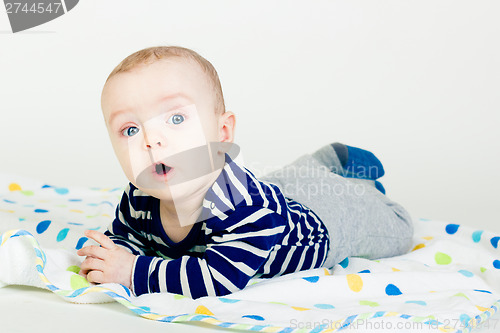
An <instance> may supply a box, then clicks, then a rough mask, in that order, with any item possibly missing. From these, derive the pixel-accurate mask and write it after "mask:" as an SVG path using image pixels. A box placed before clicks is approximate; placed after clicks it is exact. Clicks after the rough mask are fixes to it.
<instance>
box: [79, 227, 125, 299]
mask: <svg viewBox="0 0 500 333" xmlns="http://www.w3.org/2000/svg"><path fill="white" fill-rule="evenodd" d="M85 236H87V237H88V238H92V239H93V240H95V241H96V242H97V243H99V244H101V246H102V247H99V246H96V245H90V246H85V247H84V248H82V249H80V250H78V251H77V252H76V253H77V254H78V255H79V256H87V258H85V260H84V261H83V262H82V265H81V267H80V273H79V274H80V275H82V276H83V277H85V278H86V279H87V280H88V281H89V282H93V283H120V284H123V285H124V286H125V287H127V288H129V289H130V286H131V284H132V267H133V265H134V260H135V255H133V254H132V253H130V252H128V251H127V250H125V249H123V248H121V247H119V246H117V245H116V244H115V243H113V241H112V240H111V239H110V238H109V237H108V236H106V235H105V234H103V233H101V232H98V231H94V230H86V231H85Z"/></svg>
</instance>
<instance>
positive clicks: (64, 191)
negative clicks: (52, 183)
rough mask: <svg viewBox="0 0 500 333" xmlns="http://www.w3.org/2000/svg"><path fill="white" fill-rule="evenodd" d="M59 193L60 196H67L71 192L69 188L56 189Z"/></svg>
mask: <svg viewBox="0 0 500 333" xmlns="http://www.w3.org/2000/svg"><path fill="white" fill-rule="evenodd" d="M55 190H56V192H57V193H59V194H66V193H68V192H69V190H68V189H67V188H64V187H58V188H56V189H55Z"/></svg>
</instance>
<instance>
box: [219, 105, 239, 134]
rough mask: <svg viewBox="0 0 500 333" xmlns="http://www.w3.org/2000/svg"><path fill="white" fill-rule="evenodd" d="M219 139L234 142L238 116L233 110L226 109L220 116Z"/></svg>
mask: <svg viewBox="0 0 500 333" xmlns="http://www.w3.org/2000/svg"><path fill="white" fill-rule="evenodd" d="M219 124H220V127H219V141H220V142H233V140H234V128H235V126H236V116H235V115H234V113H232V112H231V111H226V112H224V113H223V114H222V115H221V116H220V122H219Z"/></svg>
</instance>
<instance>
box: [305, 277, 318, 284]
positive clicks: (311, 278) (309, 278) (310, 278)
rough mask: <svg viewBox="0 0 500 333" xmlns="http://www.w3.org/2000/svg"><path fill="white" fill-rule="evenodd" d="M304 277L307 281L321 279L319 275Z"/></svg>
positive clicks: (314, 281)
mask: <svg viewBox="0 0 500 333" xmlns="http://www.w3.org/2000/svg"><path fill="white" fill-rule="evenodd" d="M302 279H304V280H306V281H307V282H311V283H316V282H318V281H319V276H307V277H303V278H302Z"/></svg>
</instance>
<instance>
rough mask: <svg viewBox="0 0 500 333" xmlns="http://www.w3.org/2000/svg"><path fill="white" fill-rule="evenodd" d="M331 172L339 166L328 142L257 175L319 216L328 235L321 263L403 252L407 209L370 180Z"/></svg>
mask: <svg viewBox="0 0 500 333" xmlns="http://www.w3.org/2000/svg"><path fill="white" fill-rule="evenodd" d="M331 170H342V167H341V165H340V161H339V160H338V158H337V155H336V153H335V150H334V149H333V148H332V147H331V146H330V145H328V146H325V147H323V148H321V149H319V150H318V151H316V152H315V153H313V154H308V155H304V156H302V157H300V158H299V159H297V160H296V161H294V162H293V163H291V164H289V165H287V166H285V167H284V168H282V169H279V170H276V171H274V172H271V173H270V174H268V175H266V176H264V177H259V178H260V179H261V180H264V181H268V182H270V183H274V184H276V185H277V186H278V187H279V188H280V189H281V190H282V191H283V194H284V195H285V196H286V197H288V198H291V199H293V200H296V201H297V202H299V203H301V204H303V205H305V206H307V207H308V208H310V209H312V210H313V211H314V212H315V213H316V214H317V215H318V216H319V217H320V218H321V220H322V221H323V223H324V224H325V226H326V228H327V230H328V234H329V237H330V249H329V251H328V255H327V258H326V261H325V262H324V264H323V266H324V267H333V266H334V265H335V264H337V263H339V262H340V261H342V260H343V259H344V258H346V257H363V258H368V259H377V258H382V257H393V256H397V255H401V254H404V253H407V252H408V251H409V249H410V246H411V244H412V238H413V224H412V220H411V217H410V215H409V214H408V212H407V211H406V210H405V209H404V208H403V207H402V206H400V205H398V204H397V203H395V202H393V201H391V200H389V199H388V198H387V196H385V195H384V194H382V193H381V192H380V191H379V190H377V189H376V188H375V186H374V181H373V180H369V179H368V180H367V179H355V178H344V177H342V176H339V175H338V174H336V173H334V172H332V171H331Z"/></svg>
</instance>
